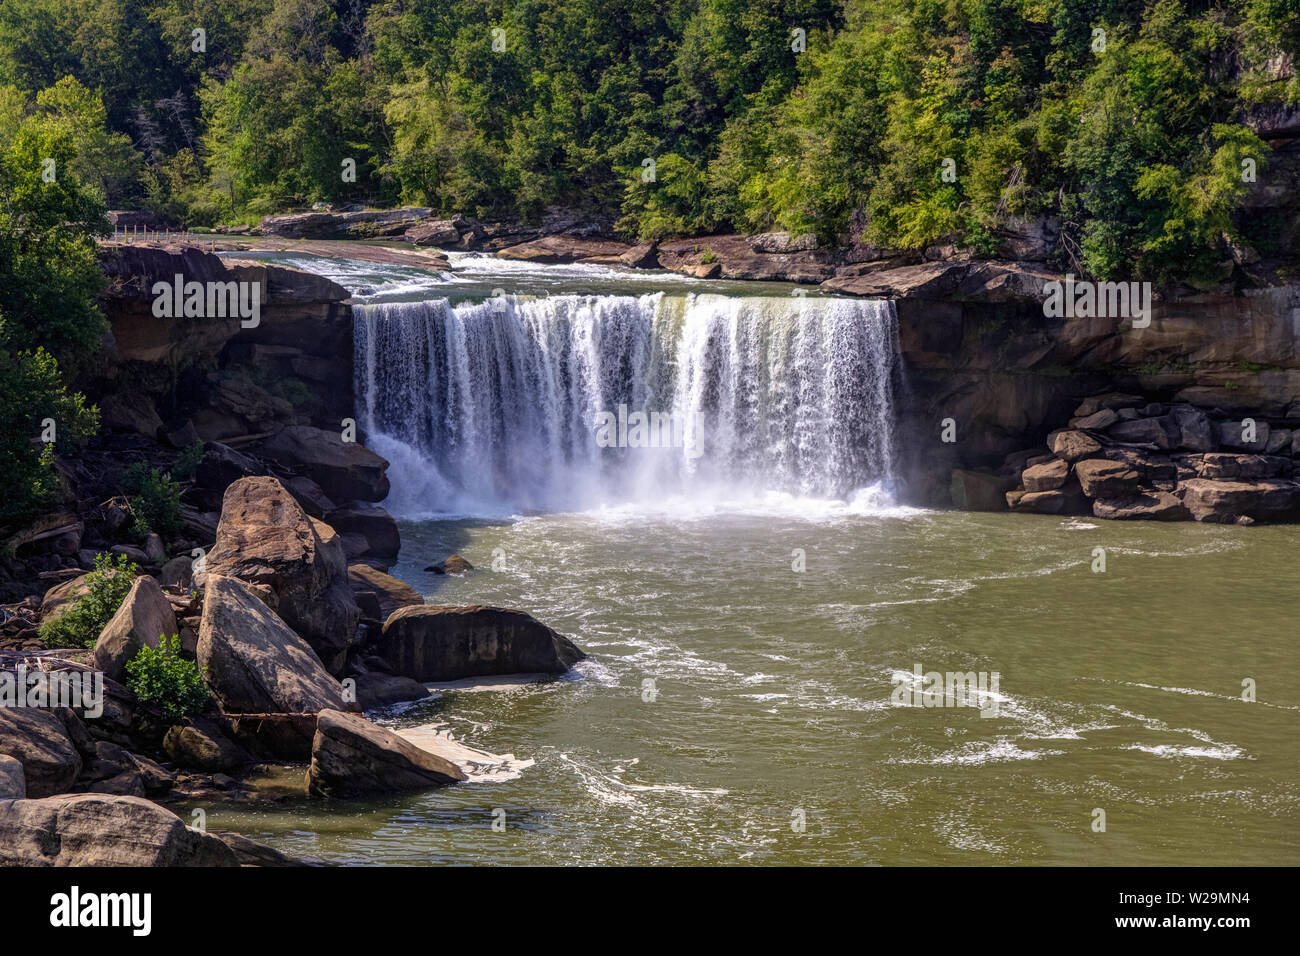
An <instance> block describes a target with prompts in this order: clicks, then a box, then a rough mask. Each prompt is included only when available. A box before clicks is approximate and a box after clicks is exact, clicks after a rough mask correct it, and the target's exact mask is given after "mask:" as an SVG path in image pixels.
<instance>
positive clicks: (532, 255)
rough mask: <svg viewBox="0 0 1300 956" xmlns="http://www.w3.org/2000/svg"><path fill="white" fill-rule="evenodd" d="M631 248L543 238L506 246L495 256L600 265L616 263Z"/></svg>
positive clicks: (568, 237)
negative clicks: (594, 262) (594, 261)
mask: <svg viewBox="0 0 1300 956" xmlns="http://www.w3.org/2000/svg"><path fill="white" fill-rule="evenodd" d="M630 248H631V247H630V246H629V245H628V244H627V243H625V242H615V241H602V240H599V239H588V238H584V237H582V236H571V235H555V236H543V237H542V238H540V239H534V240H532V241H531V242H522V243H520V244H519V245H517V246H508V247H507V248H505V249H502V250H501V251H500V252H498V253H497V255H498V256H500V257H501V258H502V259H523V260H525V261H527V262H583V261H591V260H596V261H599V262H612V261H618V258H619V256H622V255H623V254H625V253H626V252H627V251H628V250H629V249H630Z"/></svg>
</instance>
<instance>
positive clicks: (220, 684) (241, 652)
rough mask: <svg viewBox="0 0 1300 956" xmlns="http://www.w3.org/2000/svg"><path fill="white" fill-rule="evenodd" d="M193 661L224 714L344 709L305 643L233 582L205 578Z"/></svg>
mask: <svg viewBox="0 0 1300 956" xmlns="http://www.w3.org/2000/svg"><path fill="white" fill-rule="evenodd" d="M197 657H198V662H199V667H200V668H202V670H203V673H204V676H205V679H206V680H207V682H208V686H209V687H210V688H211V689H212V693H213V695H215V696H216V698H217V701H218V702H219V703H220V704H221V709H222V710H223V711H225V712H226V713H243V714H266V713H316V712H317V711H321V710H325V709H328V708H332V709H336V710H342V709H344V703H343V688H342V686H341V685H340V684H339V682H338V681H336V680H335V679H334V678H333V677H331V676H330V674H329V672H327V671H326V670H325V667H324V665H322V664H321V661H320V658H319V657H317V656H316V654H315V652H314V651H313V650H312V649H311V647H310V646H309V645H308V644H307V642H306V641H304V640H303V639H302V638H301V637H299V636H298V635H297V634H295V633H294V632H293V631H291V630H290V629H289V628H288V626H286V625H285V623H284V621H282V620H280V618H279V617H277V616H276V614H275V612H274V611H272V610H271V609H270V608H268V607H267V606H266V605H265V604H263V603H262V602H261V601H260V600H258V598H257V596H256V595H254V594H253V592H252V591H250V590H249V589H248V587H247V586H246V585H245V584H244V583H243V582H242V581H240V580H238V579H237V578H230V577H216V576H210V577H209V578H208V584H207V592H206V594H205V596H204V601H203V621H202V624H201V625H200V626H199V646H198V654H197Z"/></svg>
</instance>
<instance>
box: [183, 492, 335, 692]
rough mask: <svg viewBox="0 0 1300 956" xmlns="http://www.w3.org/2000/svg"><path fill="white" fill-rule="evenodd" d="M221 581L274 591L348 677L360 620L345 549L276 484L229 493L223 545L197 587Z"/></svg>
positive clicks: (279, 607)
mask: <svg viewBox="0 0 1300 956" xmlns="http://www.w3.org/2000/svg"><path fill="white" fill-rule="evenodd" d="M214 575H222V576H227V577H233V578H238V579H240V580H241V581H243V582H245V583H246V584H251V585H256V586H259V587H265V588H268V589H270V591H271V592H272V593H273V594H274V595H275V598H276V608H275V609H276V612H277V614H278V615H279V617H280V618H282V619H283V621H284V623H285V624H287V625H288V626H289V627H290V628H292V629H293V630H294V631H296V632H297V633H298V634H300V635H301V636H302V637H303V638H304V639H305V640H306V641H307V643H308V644H309V645H310V646H311V647H312V649H313V650H315V652H316V653H317V654H318V655H319V657H320V659H321V660H322V661H323V662H324V663H325V665H326V667H327V668H328V669H329V670H330V671H331V672H332V673H339V672H340V671H341V669H342V667H343V664H344V660H345V658H346V655H347V650H348V648H349V647H351V646H352V644H353V642H354V641H355V639H356V630H357V622H358V620H359V619H360V616H361V611H360V608H358V607H357V605H356V602H355V601H354V600H353V598H352V588H351V587H350V586H349V584H348V576H347V560H346V557H345V556H344V553H343V547H342V543H341V542H340V541H339V540H338V539H337V535H335V534H334V532H333V530H332V529H331V528H329V526H327V525H325V524H323V523H321V522H319V521H316V519H314V518H311V517H310V516H308V515H307V513H306V512H305V511H303V510H302V507H301V506H300V505H299V504H298V502H297V501H296V500H295V499H294V497H293V495H291V494H290V493H289V491H288V490H287V489H286V488H285V487H284V485H282V484H281V483H280V482H279V481H278V480H277V479H275V478H269V477H256V478H242V479H240V480H239V481H236V482H235V483H234V484H232V485H231V486H230V487H229V488H227V489H226V494H225V497H224V499H223V502H222V508H221V521H220V523H219V524H218V526H217V541H216V545H215V546H214V547H213V549H212V551H211V552H210V553H209V554H208V555H207V559H206V569H205V571H204V574H203V575H201V576H200V575H196V580H198V581H199V582H200V583H202V581H204V580H206V579H208V578H209V577H211V576H214ZM205 614H206V609H205Z"/></svg>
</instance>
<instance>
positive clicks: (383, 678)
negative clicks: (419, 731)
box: [351, 671, 433, 710]
mask: <svg viewBox="0 0 1300 956" xmlns="http://www.w3.org/2000/svg"><path fill="white" fill-rule="evenodd" d="M351 679H352V680H353V681H355V682H356V689H357V706H358V707H360V708H361V709H362V710H373V709H374V708H376V707H387V706H388V705H389V704H400V703H405V702H407V701H412V700H425V699H426V698H429V697H432V696H433V695H432V694H431V693H429V688H427V687H425V686H424V685H423V684H421V683H420V682H419V681H418V680H414V679H412V678H410V677H398V676H397V675H396V674H384V673H381V672H379V671H370V672H368V673H365V674H357V675H355V676H354V677H352V678H351Z"/></svg>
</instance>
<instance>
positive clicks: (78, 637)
mask: <svg viewBox="0 0 1300 956" xmlns="http://www.w3.org/2000/svg"><path fill="white" fill-rule="evenodd" d="M139 574H140V569H139V568H138V567H137V566H136V564H135V562H134V561H132V560H131V559H130V558H128V557H127V556H126V555H124V554H118V555H113V554H107V553H105V554H101V555H99V556H98V557H97V558H95V567H94V569H93V570H92V571H91V572H90V573H89V574H88V575H86V587H87V588H89V590H88V591H87V592H86V593H85V594H83V595H82V596H81V597H79V598H77V600H76V601H74V602H73V603H72V606H71V607H69V608H68V609H67V610H65V611H64V612H63V613H62V614H60V615H59V616H58V617H56V618H52V619H51V620H48V621H45V622H44V623H42V624H41V626H40V629H39V632H38V633H39V634H40V638H41V643H42V644H44V645H45V646H46V647H94V646H95V642H96V641H98V640H99V632H100V631H102V630H103V629H104V625H106V624H107V623H108V622H109V621H110V620H112V618H113V615H114V614H116V613H117V609H118V608H119V607H121V606H122V601H123V599H124V598H125V597H126V596H127V594H128V593H129V592H130V590H131V584H132V583H133V582H134V581H135V579H136V577H137V576H138V575H139Z"/></svg>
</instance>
